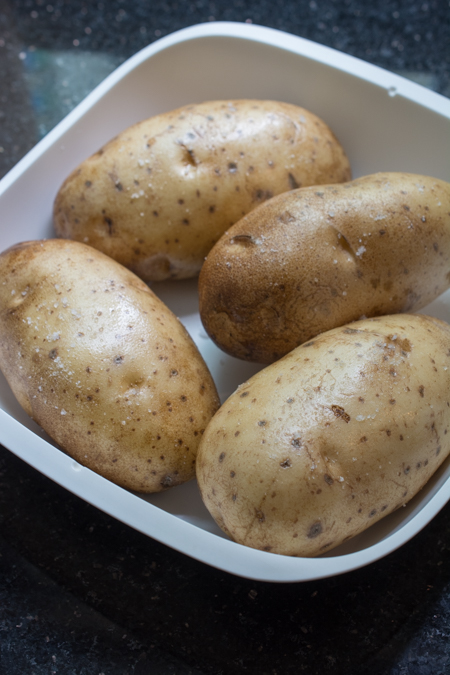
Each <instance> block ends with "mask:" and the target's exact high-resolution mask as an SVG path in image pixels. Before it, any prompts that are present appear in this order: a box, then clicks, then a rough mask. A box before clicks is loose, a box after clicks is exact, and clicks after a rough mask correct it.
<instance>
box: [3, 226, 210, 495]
mask: <svg viewBox="0 0 450 675" xmlns="http://www.w3.org/2000/svg"><path fill="white" fill-rule="evenodd" d="M0 277H1V279H2V282H1V284H0V368H1V370H2V371H3V373H4V375H5V377H6V379H7V380H8V383H9V385H10V386H11V389H12V390H13V392H14V394H15V396H16V398H17V399H18V401H19V403H20V404H21V406H22V407H23V408H24V409H25V411H26V412H27V413H28V414H29V415H30V416H31V417H32V418H33V419H34V420H35V421H36V422H37V423H38V424H39V425H41V426H42V428H43V429H44V430H45V431H46V432H47V433H48V434H49V435H50V436H51V437H52V438H53V439H54V440H55V441H56V442H57V443H58V444H59V445H60V447H61V448H63V449H64V450H65V451H66V452H67V453H68V454H69V455H71V456H72V457H74V458H75V459H76V460H77V461H78V462H79V463H81V464H83V465H85V466H87V467H89V468H91V469H93V470H94V471H96V472H97V473H99V474H101V475H103V476H104V477H106V478H108V479H110V480H111V481H113V482H115V483H118V484H119V485H122V486H123V487H126V488H129V489H132V490H136V491H142V492H157V491H160V490H164V489H166V488H169V487H172V486H175V485H177V484H179V483H183V482H185V481H186V480H189V479H190V478H193V477H194V475H195V468H194V465H195V458H196V453H197V447H198V443H199V440H200V438H201V434H202V433H203V430H204V429H205V427H206V425H207V423H208V422H209V420H210V418H211V417H212V415H213V414H214V412H215V411H216V409H217V407H218V404H219V401H218V396H217V392H216V389H215V385H214V383H213V381H212V379H211V376H210V374H209V371H208V369H207V367H206V365H205V363H204V361H203V359H202V358H201V356H200V353H199V352H198V350H197V347H196V346H195V344H194V342H193V341H192V340H191V338H190V336H189V335H188V333H187V331H186V330H185V328H184V327H183V326H182V324H181V323H180V322H179V320H178V319H177V318H176V317H175V316H174V315H173V314H172V312H171V311H170V310H169V309H168V308H167V307H166V306H165V305H164V304H163V303H162V302H161V301H160V300H159V299H158V298H157V297H156V296H155V295H154V293H153V292H152V291H151V290H150V289H149V288H148V286H146V284H144V282H142V281H141V280H140V279H138V278H137V277H136V276H135V275H134V274H132V273H131V272H129V271H128V270H126V269H125V268H124V267H122V266H121V265H119V264H118V263H116V262H114V261H113V260H111V259H110V258H108V257H107V256H105V255H103V254H102V253H100V252H98V251H96V250H95V249H92V248H91V247H89V246H86V245H84V244H81V243H78V242H70V241H63V240H57V239H53V240H46V241H43V242H40V241H37V242H26V243H23V244H18V245H16V246H14V247H12V248H10V249H8V250H7V251H4V252H3V253H2V254H1V255H0Z"/></svg>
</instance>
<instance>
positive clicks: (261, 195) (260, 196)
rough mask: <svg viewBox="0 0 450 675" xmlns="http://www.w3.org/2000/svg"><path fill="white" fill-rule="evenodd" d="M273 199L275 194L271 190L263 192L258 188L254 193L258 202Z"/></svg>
mask: <svg viewBox="0 0 450 675" xmlns="http://www.w3.org/2000/svg"><path fill="white" fill-rule="evenodd" d="M272 197H273V192H272V191H271V190H262V189H261V188H258V189H257V190H255V192H254V193H253V198H254V200H255V201H257V202H262V201H266V200H267V199H271V198H272Z"/></svg>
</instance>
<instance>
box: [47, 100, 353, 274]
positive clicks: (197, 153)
mask: <svg viewBox="0 0 450 675" xmlns="http://www.w3.org/2000/svg"><path fill="white" fill-rule="evenodd" d="M346 180H350V166H349V163H348V159H347V157H346V155H345V153H344V151H343V149H342V147H341V146H340V144H339V143H338V141H337V140H336V138H335V137H334V135H333V133H332V132H331V131H330V129H329V128H328V127H327V125H326V124H325V123H324V122H322V120H320V119H319V118H317V117H316V116H315V115H313V114H311V113H310V112H308V111H306V110H304V109H303V108H299V107H298V106H294V105H291V104H287V103H279V102H276V101H252V100H240V101H212V102H207V103H203V104H200V105H190V106H186V107H184V108H179V109H178V110H174V111H172V112H168V113H165V114H162V115H158V116H156V117H153V118H150V119H149V120H146V121H144V122H141V123H139V124H137V125H135V126H133V127H130V128H129V129H127V130H126V131H124V132H123V133H121V134H120V135H119V136H117V137H116V138H115V139H114V140H112V141H111V142H110V143H108V144H107V145H106V146H105V147H104V148H103V149H101V150H100V151H99V152H98V153H96V154H95V155H93V156H92V157H90V158H89V159H87V160H86V161H85V162H83V163H82V164H81V166H80V167H78V169H76V170H75V171H74V172H73V173H72V174H71V175H70V176H69V177H68V178H67V180H66V181H65V183H64V184H63V185H62V187H61V189H60V191H59V193H58V195H57V197H56V200H55V204H54V224H55V230H56V233H57V236H59V237H66V238H69V239H76V240H78V241H83V242H86V243H89V244H90V245H91V246H94V247H95V248H97V249H99V250H101V251H103V252H104V253H106V254H107V255H109V256H111V257H112V258H114V259H115V260H117V261H118V262H120V263H122V264H123V265H125V266H126V267H128V268H130V269H131V270H133V271H134V272H135V273H136V274H137V275H138V276H140V277H141V278H142V279H144V280H146V281H154V280H163V279H169V278H172V279H183V278H188V277H193V276H195V275H197V274H198V272H199V271H200V268H201V266H202V264H203V260H204V258H205V256H206V254H207V253H208V251H209V250H210V249H211V247H212V246H213V244H214V243H215V242H216V241H217V240H218V239H219V238H220V237H221V235H222V234H223V233H224V232H225V230H226V229H227V228H228V227H230V226H231V225H232V224H233V223H235V222H236V221H237V220H239V218H241V217H242V216H243V215H244V214H245V213H248V212H249V211H250V210H251V209H253V208H254V207H255V206H257V205H258V204H260V203H261V202H263V201H265V200H266V199H268V198H269V197H272V196H273V195H276V194H279V193H280V192H284V191H286V190H291V189H293V188H297V187H299V186H303V185H314V184H319V183H336V182H342V181H346Z"/></svg>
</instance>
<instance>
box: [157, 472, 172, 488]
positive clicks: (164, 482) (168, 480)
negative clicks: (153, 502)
mask: <svg viewBox="0 0 450 675" xmlns="http://www.w3.org/2000/svg"><path fill="white" fill-rule="evenodd" d="M159 484H160V485H161V486H162V487H164V488H168V487H171V486H172V485H173V478H172V476H169V475H167V476H164V478H162V479H161V481H160V483H159Z"/></svg>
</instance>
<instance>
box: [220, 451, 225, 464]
mask: <svg viewBox="0 0 450 675" xmlns="http://www.w3.org/2000/svg"><path fill="white" fill-rule="evenodd" d="M224 459H225V453H224V452H221V453H220V455H219V462H220V463H222V462H223V460H224Z"/></svg>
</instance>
